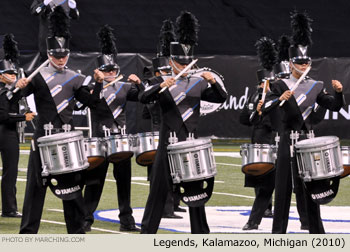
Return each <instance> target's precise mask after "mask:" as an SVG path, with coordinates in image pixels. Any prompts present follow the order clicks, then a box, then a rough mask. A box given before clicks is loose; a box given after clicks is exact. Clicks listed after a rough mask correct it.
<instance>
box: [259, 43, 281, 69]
mask: <svg viewBox="0 0 350 252" xmlns="http://www.w3.org/2000/svg"><path fill="white" fill-rule="evenodd" d="M255 47H256V51H257V54H258V58H259V61H260V64H261V66H262V67H263V68H264V69H266V70H268V71H271V70H272V68H273V66H274V65H275V64H276V63H277V62H276V58H277V53H276V49H275V43H274V42H273V40H272V39H270V38H267V37H262V38H260V39H259V40H258V41H257V42H256V43H255Z"/></svg>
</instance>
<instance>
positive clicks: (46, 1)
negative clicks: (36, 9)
mask: <svg viewBox="0 0 350 252" xmlns="http://www.w3.org/2000/svg"><path fill="white" fill-rule="evenodd" d="M51 1H52V0H44V4H45V6H46V5H48V4H49V3H50V2H51Z"/></svg>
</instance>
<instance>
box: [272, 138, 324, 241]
mask: <svg viewBox="0 0 350 252" xmlns="http://www.w3.org/2000/svg"><path fill="white" fill-rule="evenodd" d="M289 135H290V132H285V133H283V134H282V135H281V142H280V144H279V147H278V159H277V167H276V180H275V181H276V184H275V208H274V217H273V224H272V233H278V234H285V233H286V231H287V226H288V218H289V209H290V202H291V196H292V191H293V186H294V192H295V194H296V200H297V209H298V213H299V216H300V221H301V223H302V225H308V226H309V232H310V233H313V234H323V233H324V232H325V231H324V228H323V224H322V220H321V215H320V206H319V205H318V204H316V203H315V202H313V201H312V199H311V197H310V195H308V194H307V193H306V192H305V189H304V186H303V182H302V181H301V179H300V178H299V176H298V168H297V164H296V160H295V157H294V158H293V159H291V157H290V142H289V138H290V136H289ZM291 160H292V161H293V162H292V163H291Z"/></svg>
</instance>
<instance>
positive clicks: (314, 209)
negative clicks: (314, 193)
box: [263, 75, 344, 233]
mask: <svg viewBox="0 0 350 252" xmlns="http://www.w3.org/2000/svg"><path fill="white" fill-rule="evenodd" d="M296 82H297V79H296V78H295V77H294V76H293V75H291V76H290V79H282V80H279V81H276V82H274V84H273V85H272V88H271V89H272V92H273V94H272V95H271V100H270V101H268V102H265V104H264V105H263V114H264V113H266V112H269V111H270V110H272V109H273V108H275V107H276V106H279V104H280V103H281V102H280V101H279V97H280V96H281V95H282V94H283V93H284V92H285V91H287V90H289V89H290V88H291V87H292V86H293V85H294V83H296ZM302 94H306V99H301V97H302ZM298 102H299V105H298ZM315 102H317V104H319V105H320V106H322V107H324V108H327V109H329V110H331V111H339V110H340V109H341V107H342V106H343V105H344V99H343V95H342V93H337V92H336V93H335V95H334V96H332V95H330V94H328V93H326V92H325V90H324V89H323V82H322V81H316V80H313V79H307V80H303V81H302V82H301V83H300V85H299V87H298V88H297V89H296V90H295V94H294V95H293V96H292V97H291V98H290V99H289V100H288V101H286V102H285V104H284V105H283V106H282V107H280V110H281V119H282V132H281V141H280V143H279V146H278V159H277V169H276V180H275V181H276V184H275V208H274V219H273V227H272V233H286V231H287V226H288V217H289V208H290V201H291V194H292V189H293V186H294V191H295V192H296V193H297V192H298V191H299V193H300V194H303V197H304V198H303V200H304V204H306V205H305V208H306V212H307V218H308V225H309V232H310V233H324V232H325V231H324V228H323V224H322V220H321V216H320V206H319V205H318V204H317V203H315V202H313V201H312V199H311V196H310V195H309V194H308V193H307V192H306V191H305V187H304V186H303V182H302V180H301V178H300V177H299V175H298V168H297V164H296V160H295V155H294V157H293V158H291V155H290V145H291V139H290V133H291V131H292V130H293V131H298V132H299V133H300V134H301V135H300V138H299V140H302V139H303V138H304V139H305V138H306V137H305V132H306V131H308V130H309V129H310V127H311V126H310V125H312V124H313V122H312V120H311V119H312V114H313V113H314V112H313V108H314V106H315ZM309 115H310V116H309ZM291 161H292V163H291ZM291 166H292V167H291ZM292 171H293V173H292ZM297 203H298V202H297Z"/></svg>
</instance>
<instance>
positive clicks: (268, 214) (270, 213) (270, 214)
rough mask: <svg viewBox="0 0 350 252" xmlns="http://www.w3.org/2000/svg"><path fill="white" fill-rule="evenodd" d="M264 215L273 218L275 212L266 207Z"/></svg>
mask: <svg viewBox="0 0 350 252" xmlns="http://www.w3.org/2000/svg"><path fill="white" fill-rule="evenodd" d="M263 217H265V218H272V217H273V213H272V211H271V210H270V209H266V210H265V212H264V214H263Z"/></svg>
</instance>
